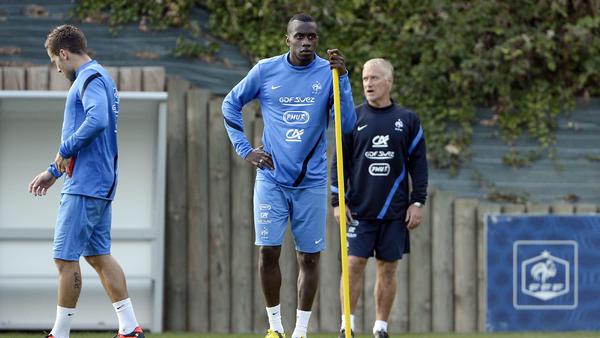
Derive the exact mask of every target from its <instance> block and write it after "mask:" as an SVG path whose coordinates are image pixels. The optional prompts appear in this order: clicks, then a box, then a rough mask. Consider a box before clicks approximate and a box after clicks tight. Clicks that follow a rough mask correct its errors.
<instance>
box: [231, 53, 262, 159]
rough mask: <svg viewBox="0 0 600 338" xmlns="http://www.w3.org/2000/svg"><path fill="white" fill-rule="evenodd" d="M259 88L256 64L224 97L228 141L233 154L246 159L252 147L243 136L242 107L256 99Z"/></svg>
mask: <svg viewBox="0 0 600 338" xmlns="http://www.w3.org/2000/svg"><path fill="white" fill-rule="evenodd" d="M260 87H261V77H260V66H259V64H256V65H255V66H254V67H253V68H252V69H251V70H250V72H248V75H246V77H245V78H243V79H242V81H240V82H239V83H238V84H237V85H236V86H235V87H234V88H233V89H232V90H231V91H230V92H229V94H227V96H226V97H225V100H224V101H223V106H222V110H223V119H224V120H225V129H226V130H227V134H228V135H229V139H230V140H231V143H232V144H233V147H234V148H235V152H236V153H237V154H238V155H239V156H240V157H241V158H246V156H248V154H249V153H250V152H251V151H252V145H250V142H249V141H248V138H247V137H246V134H244V121H243V118H242V108H243V107H244V105H245V104H246V103H248V102H250V101H252V100H254V99H255V98H257V97H258V95H259V93H260Z"/></svg>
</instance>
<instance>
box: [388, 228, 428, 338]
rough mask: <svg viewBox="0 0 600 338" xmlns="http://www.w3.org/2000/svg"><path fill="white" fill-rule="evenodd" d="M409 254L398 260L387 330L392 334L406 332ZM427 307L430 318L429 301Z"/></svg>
mask: <svg viewBox="0 0 600 338" xmlns="http://www.w3.org/2000/svg"><path fill="white" fill-rule="evenodd" d="M421 226H423V224H421ZM410 255H412V254H410ZM410 255H409V256H404V257H403V258H402V259H401V260H400V262H398V288H397V290H396V299H395V300H394V304H393V305H392V312H391V313H390V318H389V327H388V332H390V334H392V335H393V334H394V333H404V332H408V306H409V305H408V304H409V297H410V296H409V279H408V277H409V275H408V269H409V258H410ZM430 269H431V262H430ZM430 277H431V276H427V278H428V279H430ZM430 290H431V288H430ZM430 292H431V291H430ZM430 295H431V294H430ZM428 309H429V318H431V303H429V304H428ZM430 325H431V324H430Z"/></svg>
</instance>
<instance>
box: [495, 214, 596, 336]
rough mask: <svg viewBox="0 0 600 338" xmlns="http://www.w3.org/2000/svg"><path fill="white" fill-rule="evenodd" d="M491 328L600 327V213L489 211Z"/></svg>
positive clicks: (566, 329)
mask: <svg viewBox="0 0 600 338" xmlns="http://www.w3.org/2000/svg"><path fill="white" fill-rule="evenodd" d="M486 228H487V236H486V247H487V322H486V324H487V330H488V331H572V330H585V331H588V330H600V216H550V215H548V216H526V215H518V216H511V215H488V216H487V217H486Z"/></svg>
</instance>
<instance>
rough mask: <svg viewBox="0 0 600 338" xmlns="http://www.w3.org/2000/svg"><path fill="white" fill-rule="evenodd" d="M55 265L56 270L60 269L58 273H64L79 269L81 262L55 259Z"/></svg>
mask: <svg viewBox="0 0 600 338" xmlns="http://www.w3.org/2000/svg"><path fill="white" fill-rule="evenodd" d="M54 264H55V265H56V269H58V273H63V272H65V271H71V270H74V269H77V267H78V265H79V262H78V261H65V260H63V259H58V258H55V259H54Z"/></svg>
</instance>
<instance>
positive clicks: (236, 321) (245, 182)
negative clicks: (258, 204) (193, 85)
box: [163, 69, 255, 333]
mask: <svg viewBox="0 0 600 338" xmlns="http://www.w3.org/2000/svg"><path fill="white" fill-rule="evenodd" d="M163 70H164V69H163ZM254 115H255V112H254V109H252V108H251V107H246V108H245V109H244V130H245V131H246V134H247V137H248V139H252V133H253V130H252V127H253V126H254ZM230 147H231V146H230ZM231 157H232V159H231V194H230V196H231V223H232V235H231V246H232V252H231V255H232V257H231V258H232V260H231V283H232V285H231V298H232V306H231V332H233V333H242V332H251V331H252V316H250V315H249V314H250V313H251V312H252V310H253V308H252V306H253V300H254V299H253V289H252V288H253V285H252V276H253V274H254V270H253V268H252V263H253V261H252V252H253V250H254V221H253V220H254V212H253V203H252V197H253V191H254V189H253V187H254V179H253V174H252V171H253V170H254V167H252V165H250V164H249V163H248V162H246V161H244V160H243V159H242V158H240V157H239V156H238V154H237V153H236V152H235V151H233V149H232V151H231Z"/></svg>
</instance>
